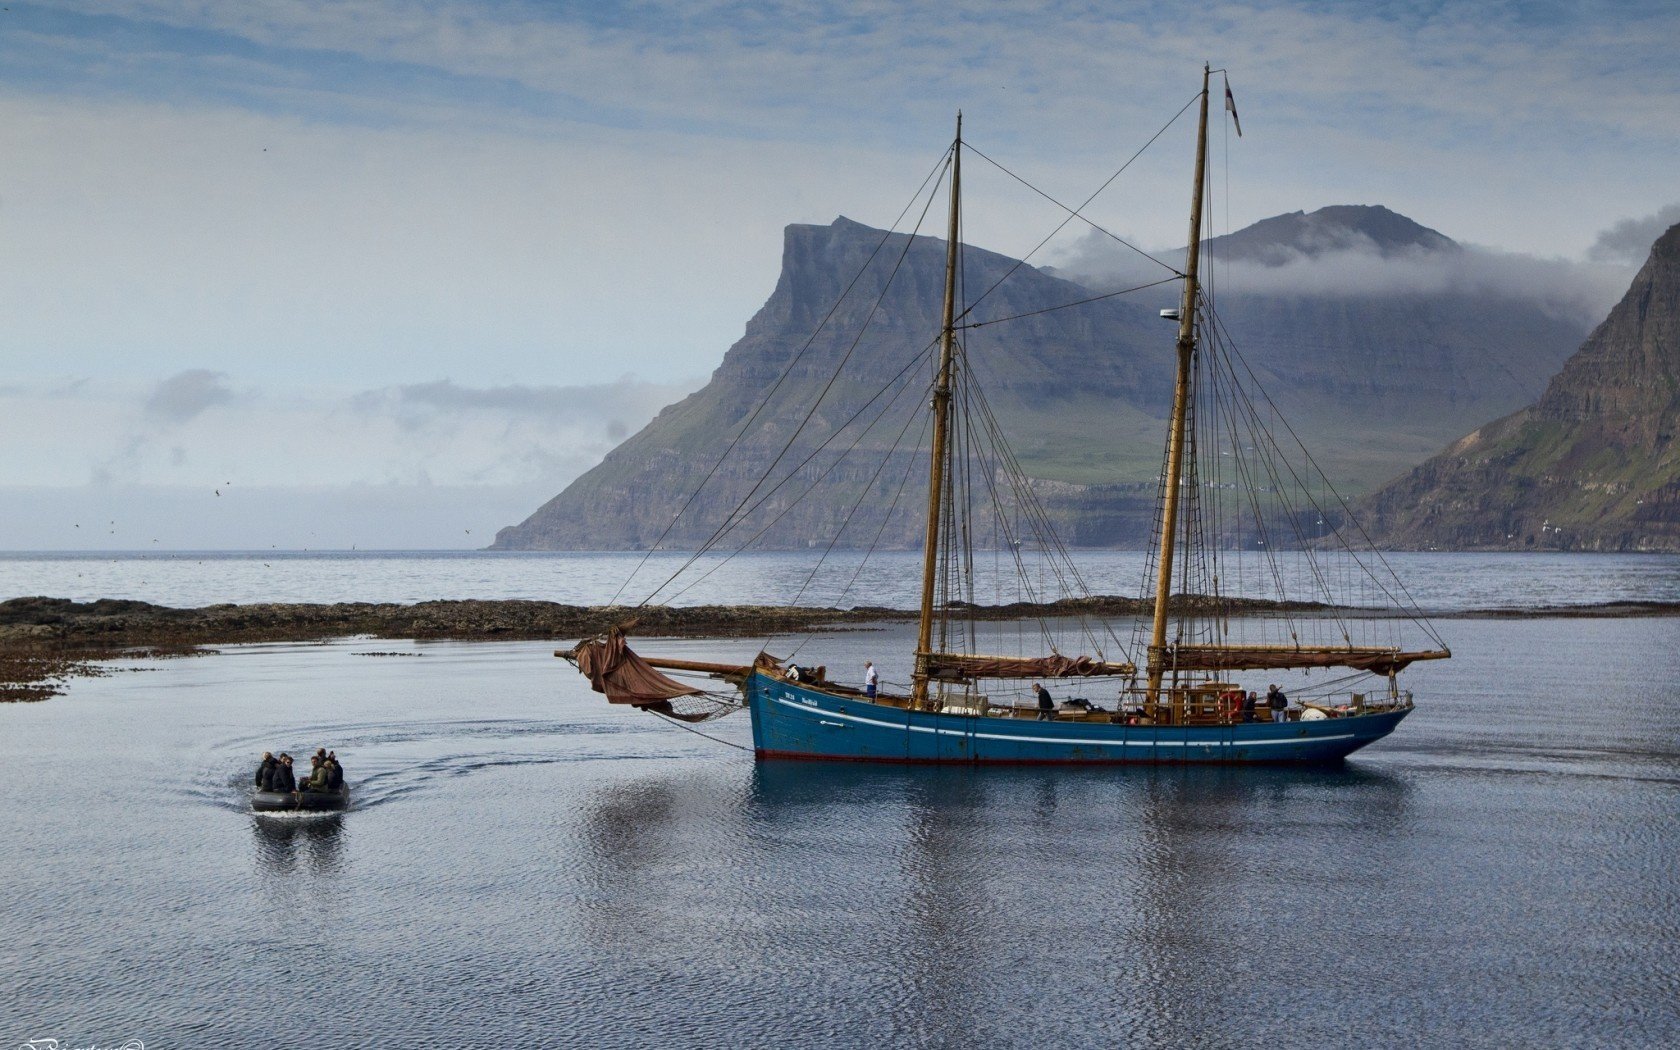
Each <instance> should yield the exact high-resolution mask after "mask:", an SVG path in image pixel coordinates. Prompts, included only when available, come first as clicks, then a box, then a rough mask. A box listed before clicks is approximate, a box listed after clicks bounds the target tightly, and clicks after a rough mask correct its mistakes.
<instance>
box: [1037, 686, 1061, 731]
mask: <svg viewBox="0 0 1680 1050" xmlns="http://www.w3.org/2000/svg"><path fill="white" fill-rule="evenodd" d="M1033 688H1034V689H1036V690H1037V691H1038V720H1039V721H1040V722H1054V721H1055V720H1056V701H1054V700H1052V699H1050V690H1048V689H1046V688H1044V683H1043V682H1034V683H1033Z"/></svg>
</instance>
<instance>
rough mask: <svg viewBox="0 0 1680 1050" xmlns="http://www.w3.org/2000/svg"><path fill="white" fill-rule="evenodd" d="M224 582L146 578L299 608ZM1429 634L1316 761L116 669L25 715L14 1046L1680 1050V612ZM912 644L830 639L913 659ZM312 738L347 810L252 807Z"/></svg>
mask: <svg viewBox="0 0 1680 1050" xmlns="http://www.w3.org/2000/svg"><path fill="white" fill-rule="evenodd" d="M1435 557H1439V556H1435ZM366 560H367V559H348V560H347V559H332V558H326V559H314V560H313V563H312V564H311V565H310V567H309V568H308V569H307V570H306V571H305V570H296V569H293V570H289V576H288V578H289V579H290V580H292V581H293V583H292V585H293V586H295V587H296V589H297V593H296V594H295V595H293V596H294V597H297V598H300V599H305V598H306V599H309V600H328V599H330V598H335V597H345V598H348V597H363V598H365V597H368V595H367V594H366V593H362V592H359V591H357V590H356V584H357V581H358V579H360V580H361V581H362V582H365V581H366V579H368V578H369V577H367V576H365V575H362V574H363V573H364V572H365V571H366V565H365V561H366ZM372 560H373V561H374V562H376V563H377V564H379V565H380V566H381V567H380V569H379V570H378V571H379V572H381V573H389V574H390V575H387V576H385V577H383V578H385V579H388V580H393V581H394V580H396V579H397V578H398V577H399V575H400V574H401V573H405V572H412V573H414V574H415V580H414V581H411V582H409V583H405V584H401V586H402V587H410V588H412V589H411V590H409V591H406V592H405V591H402V590H400V588H399V587H398V586H397V585H395V584H393V588H392V591H391V592H390V593H388V594H386V595H384V596H385V597H391V598H400V597H404V596H407V597H426V596H431V595H430V594H427V593H425V592H424V591H421V590H420V589H419V588H420V586H421V584H420V582H419V576H420V575H421V574H422V573H423V572H424V571H425V569H424V563H425V562H430V563H431V565H432V567H433V570H434V574H433V577H432V578H433V579H434V580H443V581H446V582H447V584H448V587H449V588H451V589H452V588H454V587H456V586H459V587H461V588H462V589H461V590H460V591H456V592H455V594H454V595H453V596H464V595H467V594H473V593H474V590H475V588H488V587H489V586H491V585H490V584H487V583H486V582H485V581H495V583H494V586H497V587H505V588H507V590H504V591H501V592H499V593H503V594H505V593H509V592H510V591H513V592H514V593H519V592H517V591H514V588H515V587H516V586H517V579H518V578H519V577H520V576H521V575H523V576H525V577H527V578H530V579H540V580H547V581H551V582H544V583H542V584H541V585H540V586H539V585H532V586H531V589H530V590H529V591H527V592H524V593H527V594H529V595H531V596H542V597H551V596H559V595H560V594H563V593H566V592H563V591H561V590H560V583H559V582H558V581H559V580H560V579H561V578H563V577H564V575H565V574H564V572H563V571H562V570H563V568H564V567H565V566H567V565H571V566H573V567H575V566H576V565H578V564H579V563H586V562H587V560H588V559H577V558H571V559H570V560H568V559H566V558H556V559H552V560H551V559H548V558H544V557H525V556H516V557H483V556H472V557H465V558H461V559H458V560H457V559H449V558H444V559H438V558H435V557H433V556H428V558H427V559H418V560H417V559H404V558H396V557H383V556H382V557H380V558H378V559H372ZM347 561H348V562H349V564H348V565H347V564H346V562H347ZM417 561H419V562H421V564H416V562H417ZM26 563H27V564H28V565H34V566H38V565H57V566H59V570H60V573H61V577H60V579H61V580H62V578H63V577H62V573H63V571H64V569H65V568H66V567H67V566H68V567H74V566H76V565H80V564H88V565H94V564H106V563H102V562H98V561H97V559H74V560H69V561H64V560H50V559H40V558H34V559H29V560H27V562H26ZM439 563H442V564H443V566H444V568H441V569H439V568H437V566H438V564H439ZM18 564H19V561H18V560H14V561H13V562H11V563H10V565H11V566H12V569H9V570H8V571H14V570H15V569H16V566H17V565H18ZM195 564H196V562H195V561H194V560H189V559H180V558H171V559H166V560H162V561H158V562H152V563H149V564H147V565H140V566H135V565H132V564H131V565H127V566H125V567H122V568H121V571H122V572H124V573H131V574H133V576H132V577H131V578H132V579H139V578H141V577H145V578H147V579H150V576H149V575H147V574H148V573H149V572H150V571H151V569H152V568H154V567H156V566H157V565H165V566H168V572H170V573H173V574H175V575H174V577H173V578H174V579H176V580H178V581H181V582H179V583H178V584H176V585H172V586H178V587H179V588H180V589H178V590H174V591H171V590H168V589H165V588H163V587H159V586H158V585H157V584H156V583H155V582H154V583H149V584H147V586H150V587H154V588H157V589H155V590H152V591H149V592H135V593H134V595H133V596H138V597H149V598H151V599H152V600H159V601H169V602H173V603H177V604H199V603H202V602H203V601H206V600H214V599H213V598H210V597H196V596H194V595H214V597H215V598H222V599H236V600H250V599H251V598H252V597H264V598H270V597H274V595H273V594H267V593H257V592H251V593H249V594H247V593H243V592H239V591H238V588H240V587H246V586H254V579H247V578H245V576H244V574H245V573H247V572H250V571H251V566H250V565H249V564H248V560H245V559H216V560H210V561H209V564H208V568H205V567H199V568H198V569H196V570H194V569H191V568H188V566H192V565H195ZM258 564H260V563H258ZM766 564H767V565H768V566H769V567H770V570H771V571H770V572H769V575H771V576H772V577H774V576H775V575H776V574H777V573H780V572H781V571H782V570H783V569H785V568H786V567H787V566H788V565H791V564H794V562H793V561H791V560H790V561H776V560H769V561H767V562H766ZM1444 564H1446V565H1451V564H1457V565H1459V566H1461V570H1460V572H1459V574H1458V575H1459V576H1460V577H1462V579H1461V580H1460V583H1459V585H1458V586H1459V590H1458V591H1457V592H1456V593H1462V594H1466V595H1471V594H1483V593H1486V594H1491V595H1494V596H1495V598H1496V599H1497V600H1495V601H1486V600H1484V599H1481V598H1474V599H1471V598H1465V599H1464V600H1465V601H1466V603H1467V604H1472V605H1480V604H1499V605H1506V604H1514V603H1515V602H1516V601H1517V600H1533V599H1532V596H1533V595H1535V594H1555V593H1559V590H1558V587H1557V584H1556V583H1555V579H1554V577H1555V576H1557V575H1558V574H1562V575H1563V576H1565V577H1566V578H1571V579H1574V580H1576V581H1578V582H1577V583H1576V584H1575V585H1573V586H1575V587H1577V588H1578V591H1577V597H1578V598H1582V599H1583V600H1584V599H1587V598H1591V597H1592V596H1594V595H1601V596H1602V595H1607V594H1608V593H1609V591H1611V590H1614V588H1610V587H1608V585H1606V584H1604V583H1603V582H1602V581H1604V580H1606V579H1622V580H1629V581H1632V580H1637V579H1644V580H1645V581H1646V583H1651V582H1653V581H1655V582H1656V583H1657V584H1659V585H1663V586H1672V581H1673V579H1674V575H1673V574H1674V565H1673V562H1672V561H1669V562H1664V561H1663V560H1661V559H1601V558H1578V559H1565V560H1564V561H1563V562H1561V563H1559V562H1555V561H1553V560H1550V559H1540V560H1522V559H1518V560H1517V561H1516V562H1514V563H1513V562H1510V561H1508V560H1505V559H1500V558H1494V559H1490V560H1488V561H1485V562H1484V561H1479V560H1469V559H1467V560H1464V561H1458V562H1452V561H1451V560H1450V559H1449V560H1448V561H1447V562H1445V563H1444ZM271 565H272V562H271ZM1481 566H1488V567H1486V568H1482V567H1481ZM1523 566H1529V567H1539V568H1541V569H1543V570H1544V571H1543V572H1539V573H1535V572H1528V573H1527V574H1526V575H1521V582H1520V584H1519V585H1518V586H1516V587H1515V589H1514V591H1513V590H1512V589H1509V588H1510V585H1509V584H1508V582H1507V581H1508V580H1509V579H1510V575H1509V574H1511V573H1513V572H1518V570H1519V569H1521V568H1522V567H1523ZM224 570H231V571H232V573H233V574H234V575H235V576H238V577H239V579H236V580H234V581H232V582H230V581H228V580H217V579H214V578H211V577H214V576H215V575H216V574H218V573H221V572H223V571H224ZM1606 570H1609V571H1606ZM27 571H29V572H35V571H39V570H38V569H35V568H30V569H28V570H27ZM101 571H103V570H101ZM550 574H552V575H550ZM1448 574H1449V570H1448V569H1447V568H1445V567H1443V568H1442V569H1441V570H1440V575H1441V576H1445V575H1448ZM1542 577H1544V578H1542ZM13 578H14V579H15V578H19V577H17V576H14V577H13ZM111 578H116V577H111ZM306 579H307V580H313V581H314V582H312V583H308V584H305V583H303V582H301V581H304V580H306ZM1589 579H1590V580H1597V581H1600V582H1599V583H1598V584H1595V585H1594V586H1596V587H1597V588H1598V589H1597V590H1594V589H1592V588H1589V587H1587V586H1586V584H1585V583H1584V582H1579V581H1586V580H1589ZM194 580H196V581H197V582H189V581H194ZM1664 580H1667V581H1669V583H1667V584H1662V582H1661V581H1664ZM449 581H453V582H449ZM440 586H442V585H440ZM615 586H616V583H615ZM1618 586H1625V587H1626V588H1627V590H1628V592H1629V593H1627V594H1622V595H1619V596H1621V597H1650V596H1651V595H1650V594H1649V593H1646V592H1644V591H1642V590H1640V589H1639V588H1640V587H1642V586H1644V584H1635V583H1631V582H1630V583H1627V584H1624V585H1618ZM189 587H195V588H198V590H196V591H195V590H189V589H188V588H189ZM311 588H313V589H311ZM339 588H342V592H340V591H339V590H338V589H339ZM23 591H24V592H30V591H44V592H45V593H56V594H71V595H72V596H78V595H75V594H74V593H73V592H69V591H67V590H66V588H65V587H64V586H42V587H26V588H23ZM103 593H105V592H101V591H94V592H87V593H86V594H83V595H79V596H86V597H92V596H94V595H95V594H103ZM486 593H488V594H489V595H490V596H496V593H497V592H494V591H486V590H478V591H477V594H478V596H484V595H485V594H486ZM576 593H579V594H583V595H585V597H584V598H583V599H582V600H598V599H597V598H595V597H593V596H591V592H588V591H585V590H582V589H580V590H579V591H578V592H576ZM1442 626H1443V629H1444V630H1445V631H1446V633H1447V636H1448V640H1449V642H1450V643H1451V645H1452V647H1453V650H1454V652H1455V658H1454V659H1453V660H1451V661H1449V662H1446V663H1435V664H1424V665H1418V666H1417V667H1415V668H1414V669H1413V670H1412V671H1411V672H1409V673H1408V677H1409V678H1410V684H1411V686H1412V687H1413V688H1414V689H1415V690H1416V691H1417V694H1418V698H1419V708H1418V710H1417V712H1416V713H1415V714H1414V715H1413V716H1412V717H1411V718H1409V719H1408V720H1407V721H1406V722H1405V723H1404V724H1403V725H1402V726H1401V728H1400V730H1399V731H1398V732H1397V733H1396V734H1395V735H1394V736H1392V737H1390V738H1389V739H1388V740H1386V741H1384V742H1382V743H1380V744H1378V745H1377V746H1375V747H1373V748H1370V749H1367V750H1366V751H1363V752H1360V753H1359V754H1358V755H1356V756H1354V758H1353V759H1351V760H1350V761H1348V762H1347V763H1346V764H1345V765H1344V766H1342V767H1339V768H1334V769H1328V770H1324V769H1320V770H1295V771H1291V770H1281V769H1194V768H1192V769H1176V768H1160V769H1153V768H1126V769H1109V770H1101V769H1085V770H1065V769H916V768H910V769H898V768H869V767H849V766H845V765H828V764H759V763H755V762H754V761H753V760H752V758H751V757H750V755H748V754H746V753H744V752H743V751H741V750H739V749H738V748H737V747H731V746H728V745H729V744H736V745H741V744H745V743H746V742H747V741H748V739H749V735H748V731H749V727H748V725H747V722H746V720H745V719H744V717H742V716H732V717H731V718H728V719H724V720H722V721H719V722H712V723H707V724H706V725H704V726H701V727H699V728H700V729H701V730H702V731H703V732H705V733H708V734H711V735H713V736H715V737H716V738H718V739H717V740H712V739H706V738H703V737H701V736H699V735H696V734H695V733H693V732H689V731H686V730H684V729H681V728H678V727H675V726H673V725H671V724H669V723H666V722H663V721H660V720H658V719H656V718H653V717H652V716H648V715H642V714H638V713H635V712H632V711H627V710H624V709H621V708H614V707H609V706H608V705H606V704H605V703H603V702H602V701H601V699H600V698H599V697H598V696H596V695H595V694H593V693H590V692H589V691H588V689H587V687H586V685H585V683H584V682H583V681H582V680H581V679H580V678H579V677H578V676H577V675H576V674H575V672H573V671H572V670H571V669H570V667H569V666H568V665H566V664H564V663H563V662H561V661H558V660H555V659H554V658H553V657H552V656H551V655H550V653H551V650H552V648H553V647H552V646H551V645H545V644H541V643H532V644H507V643H477V644H474V643H407V642H393V641H387V640H380V641H377V642H369V641H365V640H347V641H339V642H332V643H328V644H319V645H259V646H242V647H231V648H227V649H225V650H223V651H222V652H221V653H220V654H219V655H215V656H206V657H199V658H191V659H176V660H162V661H137V662H130V663H126V664H118V665H116V666H117V668H118V670H117V672H116V673H114V674H112V675H111V676H109V677H105V678H98V679H81V680H77V681H75V682H74V683H73V684H72V686H71V688H70V692H69V694H68V695H66V696H62V697H58V698H55V699H52V700H49V701H46V702H43V703H38V704H26V705H19V704H14V705H0V769H4V770H5V771H6V777H7V786H8V791H7V803H6V805H4V806H0V843H4V844H5V847H6V854H7V860H8V862H9V863H8V868H7V874H6V876H5V879H4V882H3V883H0V885H4V887H5V902H6V903H5V907H4V908H3V909H0V1045H4V1043H3V1041H4V1040H10V1041H11V1045H19V1044H23V1043H24V1042H26V1041H27V1040H31V1039H47V1038H56V1039H58V1040H60V1045H61V1046H115V1045H122V1043H123V1042H124V1041H126V1040H141V1041H143V1042H144V1044H145V1046H147V1047H148V1048H151V1047H172V1046H186V1047H228V1048H243V1047H253V1048H268V1047H274V1046H290V1045H301V1044H315V1045H329V1046H338V1045H368V1046H450V1047H507V1046H589V1047H596V1046H605V1047H641V1046H657V1047H667V1046H677V1047H688V1046H693V1047H716V1046H754V1047H756V1046H813V1045H815V1046H836V1047H879V1046H940V1047H945V1046H1023V1047H1026V1046H1033V1047H1038V1046H1069V1047H1073V1046H1078V1047H1086V1046H1110V1045H1131V1046H1150V1047H1153V1046H1164V1047H1184V1046H1198V1047H1200V1046H1210V1047H1223V1046H1229V1047H1239V1046H1240V1047H1248V1046H1256V1045H1283V1046H1341V1045H1353V1044H1358V1045H1371V1046H1416V1045H1452V1046H1532V1045H1544V1046H1618V1047H1621V1046H1673V1045H1675V1044H1676V1043H1677V1042H1680V873H1677V870H1676V869H1677V866H1676V858H1677V857H1680V646H1677V644H1676V643H1677V642H1680V621H1677V620H1675V619H1672V618H1655V619H1632V620H1595V619H1585V620H1583V619H1533V620H1516V621H1509V620H1480V619H1460V620H1453V621H1451V622H1450V623H1447V624H1444V625H1442ZM1115 630H1116V632H1117V633H1119V634H1121V635H1125V634H1128V633H1129V631H1130V625H1129V624H1124V623H1122V624H1117V625H1115ZM911 641H912V640H911V635H910V630H909V628H908V627H906V626H904V625H892V626H887V627H885V628H883V629H879V630H855V631H846V632H840V633H833V634H824V635H820V636H817V637H816V638H814V639H812V640H811V641H808V642H806V643H804V649H803V650H802V654H801V655H802V658H803V659H805V660H807V661H808V662H813V663H816V662H822V663H827V664H828V665H830V666H831V667H834V668H841V669H843V668H848V667H859V666H861V664H862V661H863V660H864V659H874V660H876V662H877V663H880V664H882V666H883V672H884V675H885V677H887V678H888V679H895V678H898V677H902V675H903V673H904V671H905V670H906V668H905V667H904V666H903V654H904V653H906V652H908V651H909V649H910V648H911ZM753 644H754V643H753V642H752V641H750V640H749V641H729V642H706V641H699V640H689V641H680V642H675V641H672V642H663V643H660V642H648V643H644V648H647V649H653V650H658V651H663V652H668V653H678V654H692V655H697V656H698V655H712V656H716V657H721V658H730V657H734V656H738V655H746V654H747V653H749V652H750V651H751V647H752V646H753ZM390 652H401V653H404V654H406V655H402V656H377V655H367V654H371V653H390ZM1258 684H1261V685H1263V684H1264V683H1258ZM318 745H324V746H328V747H333V748H336V749H337V750H338V752H339V753H340V755H342V756H343V757H344V760H345V765H346V768H347V770H348V773H349V779H350V781H351V783H352V785H353V787H354V789H355V792H356V796H355V798H356V801H355V805H354V807H353V808H352V809H351V810H350V811H349V812H347V813H344V814H341V815H326V816H315V817H307V818H298V817H288V816H255V815H253V814H251V813H250V812H249V811H248V803H247V791H248V788H247V787H246V783H247V779H248V777H249V775H250V771H251V769H252V767H253V764H254V762H255V759H256V757H257V756H258V754H259V753H260V752H261V751H262V750H264V749H273V750H279V749H282V748H284V749H287V750H290V751H292V752H293V753H294V754H304V753H307V752H309V751H311V750H313V749H314V748H315V747H316V746H318Z"/></svg>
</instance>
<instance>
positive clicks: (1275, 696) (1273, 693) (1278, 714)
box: [1266, 683, 1289, 722]
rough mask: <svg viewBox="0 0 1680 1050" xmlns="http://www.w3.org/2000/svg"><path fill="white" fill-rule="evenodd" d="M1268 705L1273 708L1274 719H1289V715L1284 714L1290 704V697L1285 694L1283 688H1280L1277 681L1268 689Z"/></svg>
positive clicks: (1278, 720) (1279, 720)
mask: <svg viewBox="0 0 1680 1050" xmlns="http://www.w3.org/2000/svg"><path fill="white" fill-rule="evenodd" d="M1266 706H1267V707H1269V708H1271V709H1272V721H1274V722H1283V721H1287V718H1288V716H1286V715H1285V714H1284V709H1285V708H1287V707H1288V706H1289V697H1287V696H1284V695H1283V690H1282V689H1279V688H1278V687H1277V685H1276V683H1274V684H1273V685H1272V687H1271V688H1270V689H1268V690H1266Z"/></svg>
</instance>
